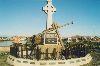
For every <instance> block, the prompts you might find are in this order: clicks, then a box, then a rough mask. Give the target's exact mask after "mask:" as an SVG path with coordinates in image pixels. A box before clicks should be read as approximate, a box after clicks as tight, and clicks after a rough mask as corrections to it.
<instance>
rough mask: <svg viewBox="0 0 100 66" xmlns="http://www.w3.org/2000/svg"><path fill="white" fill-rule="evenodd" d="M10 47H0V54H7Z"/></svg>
mask: <svg viewBox="0 0 100 66" xmlns="http://www.w3.org/2000/svg"><path fill="white" fill-rule="evenodd" d="M9 51H10V47H9V46H0V52H9Z"/></svg>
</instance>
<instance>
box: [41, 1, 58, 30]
mask: <svg viewBox="0 0 100 66" xmlns="http://www.w3.org/2000/svg"><path fill="white" fill-rule="evenodd" d="M43 11H44V12H45V13H46V14H47V23H46V29H49V28H51V27H52V26H51V25H52V23H53V21H52V15H53V13H54V12H56V8H55V7H54V6H53V5H52V0H47V5H46V6H45V7H43Z"/></svg>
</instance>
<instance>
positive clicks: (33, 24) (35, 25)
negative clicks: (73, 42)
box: [0, 0, 100, 36]
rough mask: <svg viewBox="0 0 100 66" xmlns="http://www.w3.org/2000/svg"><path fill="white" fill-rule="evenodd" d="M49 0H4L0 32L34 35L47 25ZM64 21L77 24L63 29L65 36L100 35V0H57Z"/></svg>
mask: <svg viewBox="0 0 100 66" xmlns="http://www.w3.org/2000/svg"><path fill="white" fill-rule="evenodd" d="M45 5H46V0H0V35H7V36H12V35H33V34H37V33H40V32H41V31H43V30H44V29H45V26H46V25H45V24H46V14H45V13H44V12H43V11H42V7H43V6H45ZM53 5H54V6H55V7H56V9H57V12H56V13H54V15H53V20H54V21H55V22H57V23H59V24H60V25H63V24H65V23H68V22H71V21H73V22H74V24H73V25H70V26H67V27H63V28H61V29H60V30H59V31H60V33H61V35H62V36H73V35H85V36H87V35H89V36H94V35H97V36H100V0H53Z"/></svg>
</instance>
